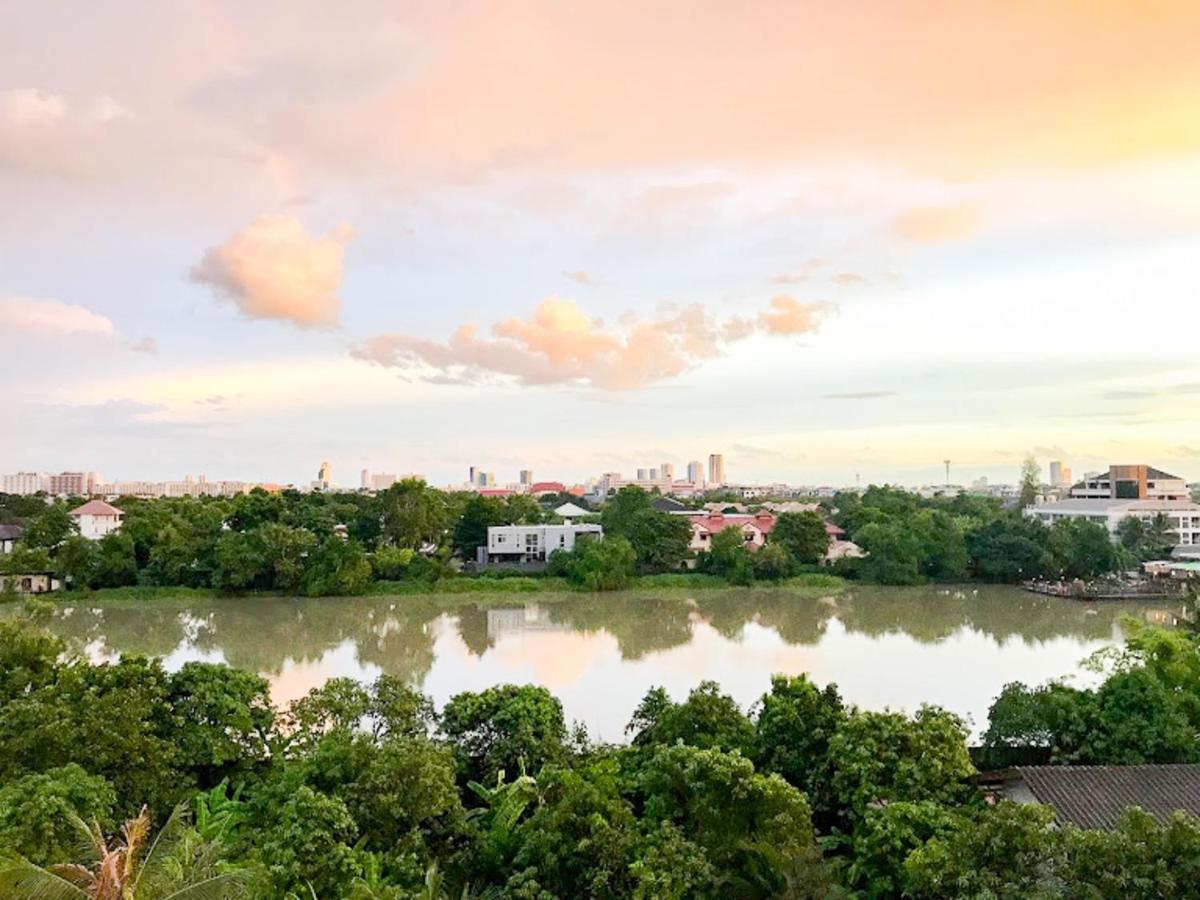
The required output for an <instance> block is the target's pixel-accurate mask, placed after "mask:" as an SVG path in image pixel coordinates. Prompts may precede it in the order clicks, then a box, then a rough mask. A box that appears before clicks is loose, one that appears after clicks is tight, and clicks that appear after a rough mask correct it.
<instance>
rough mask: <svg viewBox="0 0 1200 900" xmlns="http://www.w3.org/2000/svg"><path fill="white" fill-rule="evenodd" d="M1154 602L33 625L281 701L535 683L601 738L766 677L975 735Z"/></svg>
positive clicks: (154, 614)
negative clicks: (646, 702)
mask: <svg viewBox="0 0 1200 900" xmlns="http://www.w3.org/2000/svg"><path fill="white" fill-rule="evenodd" d="M1180 612H1181V611H1180V610H1179V609H1178V608H1175V607H1172V606H1171V605H1169V604H1166V603H1157V604H1155V603H1151V604H1146V603H1123V602H1122V603H1117V602H1105V603H1094V604H1084V603H1080V602H1078V601H1073V600H1064V599H1059V598H1052V597H1041V596H1035V595H1033V594H1028V593H1026V592H1024V591H1020V590H1017V589H1012V588H996V587H980V588H974V587H967V588H946V587H934V586H930V587H921V588H877V587H873V588H857V587H856V588H852V589H850V590H847V591H846V592H844V593H841V594H832V595H829V596H824V597H818V596H814V595H813V593H812V592H811V591H809V592H803V591H790V590H787V589H778V590H775V589H768V588H754V589H729V590H717V591H699V592H695V593H693V594H692V595H691V596H689V595H688V594H687V593H686V592H679V593H677V594H676V593H661V592H656V593H650V594H645V595H639V594H637V593H625V594H615V595H606V596H596V597H593V596H590V595H578V594H574V595H569V596H565V597H548V596H542V595H534V597H533V598H531V599H525V598H522V597H520V596H519V595H480V596H478V597H471V598H465V599H463V600H461V601H460V600H459V599H457V598H454V597H447V596H445V595H441V596H401V597H371V598H349V599H346V598H326V599H290V598H240V599H219V600H205V601H195V600H189V601H153V602H133V601H121V602H106V603H105V604H104V605H103V606H89V605H86V604H84V605H79V606H71V605H69V604H63V605H60V606H59V607H58V608H57V610H56V612H55V614H54V618H53V620H52V622H51V627H52V628H53V629H54V630H55V631H57V632H59V633H60V634H62V635H64V636H66V637H69V638H72V639H75V640H78V641H79V642H81V643H82V644H83V645H85V646H86V648H87V651H88V652H89V654H91V655H92V656H93V658H97V659H103V658H111V657H115V656H117V655H120V654H129V653H139V654H150V655H155V656H161V657H163V658H164V660H165V662H166V664H167V666H168V667H172V668H174V667H178V666H180V665H182V664H183V663H184V662H186V661H188V660H209V661H224V662H227V663H229V664H230V665H234V666H239V667H242V668H246V669H252V670H254V671H257V672H260V673H262V674H263V675H264V676H266V677H267V678H268V679H269V680H270V682H271V689H272V693H273V696H274V698H275V701H276V702H277V703H279V704H284V703H286V702H288V701H290V700H292V699H294V698H296V697H299V696H302V695H303V694H305V693H306V692H307V691H309V690H310V689H311V688H314V687H317V686H318V685H320V684H322V683H323V682H324V681H325V680H326V679H328V678H330V677H333V676H350V677H353V678H359V679H365V680H370V679H372V678H374V677H375V676H376V675H378V674H379V673H381V672H387V673H389V674H392V675H397V676H401V677H403V678H405V679H406V680H408V681H409V682H410V683H412V684H413V685H414V686H417V687H420V688H421V689H422V690H424V691H425V692H426V693H427V694H429V695H431V696H432V697H433V699H434V700H435V702H437V704H438V705H439V706H440V705H441V704H442V703H444V702H445V701H446V700H447V699H448V698H449V697H450V696H452V695H453V694H455V693H457V692H458V691H463V690H480V689H482V688H484V687H487V686H488V685H493V684H501V683H506V682H514V683H534V684H541V685H545V686H546V687H547V688H549V689H550V690H552V691H553V692H554V693H555V694H556V695H557V696H558V697H559V698H561V700H562V702H563V706H564V708H565V711H566V714H567V717H568V719H574V720H578V721H581V722H583V723H584V724H586V725H587V727H588V730H589V732H590V733H591V734H592V736H593V737H595V738H602V739H607V740H619V739H620V738H621V737H622V734H623V730H624V726H625V723H626V722H627V721H628V719H629V716H630V714H631V713H632V711H633V709H634V707H635V706H636V705H637V703H638V701H639V700H640V699H641V697H642V696H643V695H644V694H645V692H646V691H647V690H648V689H649V688H650V687H652V686H654V685H662V686H664V687H666V688H667V690H668V692H669V693H671V694H672V695H673V696H675V697H679V698H682V697H683V696H685V695H686V693H687V691H688V690H689V689H690V688H692V687H694V686H695V685H696V684H697V683H698V682H700V681H702V680H705V679H712V680H714V681H717V682H719V683H720V684H721V686H722V687H723V688H724V689H725V691H727V692H728V693H730V694H732V695H733V696H734V697H735V698H736V699H737V700H738V701H739V702H740V703H742V704H743V705H744V706H747V707H748V706H749V705H750V704H752V703H753V702H754V701H756V700H757V699H758V698H759V697H760V696H761V695H762V693H763V692H764V691H765V690H766V689H767V687H768V685H769V681H770V676H771V674H772V673H776V672H782V673H787V674H799V673H801V672H806V673H808V675H809V676H810V677H811V678H813V679H814V680H815V681H816V682H817V683H819V684H824V683H826V682H831V681H832V682H835V683H837V685H838V686H839V688H840V689H841V691H842V693H843V695H844V696H845V697H846V698H847V699H848V700H849V701H851V702H853V703H857V704H858V705H860V706H862V707H866V708H871V709H882V708H884V707H891V708H893V709H904V710H909V711H911V710H914V709H916V708H917V707H918V706H920V704H921V703H924V702H929V703H936V704H940V705H942V706H945V707H947V708H948V709H951V710H953V711H955V712H957V713H960V714H962V715H964V716H968V717H970V719H971V720H972V721H973V723H974V725H975V726H976V728H981V727H983V726H985V725H986V720H987V709H988V706H989V704H990V703H991V700H992V699H993V698H994V697H995V696H996V694H997V693H998V692H999V691H1000V689H1001V687H1003V685H1004V684H1006V683H1007V682H1010V681H1018V680H1019V681H1025V682H1027V683H1030V684H1036V683H1041V682H1043V681H1045V680H1047V679H1050V678H1063V677H1066V678H1070V679H1073V680H1074V682H1075V683H1080V684H1086V683H1089V682H1091V681H1093V680H1094V679H1095V677H1096V676H1094V675H1093V674H1091V673H1089V672H1086V671H1084V670H1082V669H1081V668H1080V665H1079V664H1080V662H1081V660H1083V659H1084V658H1085V657H1086V656H1088V655H1089V654H1090V653H1092V652H1093V651H1095V650H1096V649H1098V648H1100V647H1102V646H1105V645H1106V644H1110V643H1113V642H1117V641H1120V640H1121V637H1122V633H1121V620H1122V619H1123V618H1124V617H1126V616H1133V617H1136V618H1138V619H1141V620H1145V621H1152V622H1159V623H1162V624H1172V623H1173V622H1174V621H1175V616H1176V615H1178V614H1180Z"/></svg>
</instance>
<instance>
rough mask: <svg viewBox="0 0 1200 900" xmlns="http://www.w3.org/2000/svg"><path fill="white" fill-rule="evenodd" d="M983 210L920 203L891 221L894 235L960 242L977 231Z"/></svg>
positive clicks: (933, 241) (931, 241)
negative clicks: (922, 204)
mask: <svg viewBox="0 0 1200 900" xmlns="http://www.w3.org/2000/svg"><path fill="white" fill-rule="evenodd" d="M982 223H983V210H982V209H981V208H980V207H979V206H978V205H976V204H960V205H956V206H920V207H916V208H914V209H910V210H908V211H907V212H904V213H901V214H900V215H899V216H897V217H896V218H895V219H893V220H892V224H891V230H892V233H893V234H895V235H896V236H897V237H901V238H904V239H905V240H908V241H914V242H916V243H921V244H939V243H946V242H949V241H961V240H963V239H965V238H968V237H970V236H971V235H973V234H975V233H976V232H977V231H978V230H979V226H980V225H981V224H982Z"/></svg>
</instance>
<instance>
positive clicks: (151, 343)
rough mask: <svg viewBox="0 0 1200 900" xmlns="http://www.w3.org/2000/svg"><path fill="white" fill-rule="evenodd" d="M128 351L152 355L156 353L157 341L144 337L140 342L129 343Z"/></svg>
mask: <svg viewBox="0 0 1200 900" xmlns="http://www.w3.org/2000/svg"><path fill="white" fill-rule="evenodd" d="M129 349H130V350H132V351H133V352H134V353H149V354H151V355H154V354H156V353H158V341H156V340H155V339H154V338H152V337H144V338H142V339H141V340H138V341H133V342H131V343H130V344H129Z"/></svg>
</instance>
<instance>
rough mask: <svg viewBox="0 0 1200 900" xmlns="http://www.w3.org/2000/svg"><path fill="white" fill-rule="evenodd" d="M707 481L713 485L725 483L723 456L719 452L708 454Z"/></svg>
mask: <svg viewBox="0 0 1200 900" xmlns="http://www.w3.org/2000/svg"><path fill="white" fill-rule="evenodd" d="M708 483H709V484H715V485H721V484H724V483H725V457H724V456H723V455H722V454H720V453H711V454H709V457H708Z"/></svg>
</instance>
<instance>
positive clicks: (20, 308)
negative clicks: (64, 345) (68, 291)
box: [0, 297, 116, 338]
mask: <svg viewBox="0 0 1200 900" xmlns="http://www.w3.org/2000/svg"><path fill="white" fill-rule="evenodd" d="M0 332H5V333H12V334H26V335H35V336H38V337H60V336H62V335H68V334H90V335H97V336H101V337H106V338H111V337H113V336H114V335H115V334H116V328H115V327H114V326H113V323H112V321H111V320H110V319H108V318H107V317H105V316H102V315H100V314H99V313H94V312H92V311H91V310H90V309H86V308H84V307H82V306H75V305H73V304H69V303H63V302H61V301H59V300H38V299H34V298H31V297H2V298H0Z"/></svg>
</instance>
